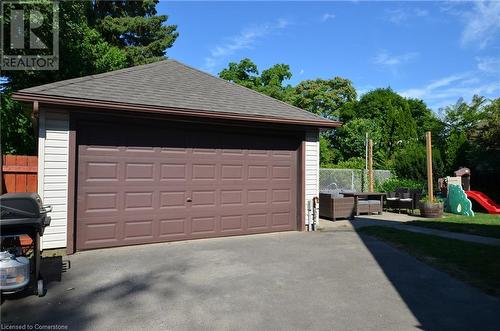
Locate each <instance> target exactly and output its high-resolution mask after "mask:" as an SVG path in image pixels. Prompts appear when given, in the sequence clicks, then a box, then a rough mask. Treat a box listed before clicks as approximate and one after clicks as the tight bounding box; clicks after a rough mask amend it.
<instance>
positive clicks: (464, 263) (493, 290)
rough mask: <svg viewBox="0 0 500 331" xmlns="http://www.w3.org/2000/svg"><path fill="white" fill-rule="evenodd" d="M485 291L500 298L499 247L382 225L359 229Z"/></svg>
mask: <svg viewBox="0 0 500 331" xmlns="http://www.w3.org/2000/svg"><path fill="white" fill-rule="evenodd" d="M359 232H361V233H363V234H367V235H370V236H373V237H376V238H379V239H381V240H383V241H386V242H387V243H389V244H390V245H392V246H394V247H396V248H398V249H401V250H403V251H405V252H407V253H409V254H410V255H413V256H415V257H416V258H417V259H419V260H421V261H423V262H426V263H428V264H430V265H432V266H434V267H436V268H437V269H441V270H443V271H445V272H447V273H449V274H450V275H452V276H454V277H456V278H458V279H461V280H462V281H464V282H466V283H469V284H471V285H472V286H475V287H478V288H480V289H481V290H483V291H484V292H486V293H488V294H491V295H495V296H498V297H500V247H499V246H488V245H482V244H476V243H470V242H465V241H461V240H455V239H448V238H442V237H437V236H432V235H426V234H420V233H413V232H408V231H404V230H398V229H394V228H389V227H383V226H368V227H362V228H360V229H359Z"/></svg>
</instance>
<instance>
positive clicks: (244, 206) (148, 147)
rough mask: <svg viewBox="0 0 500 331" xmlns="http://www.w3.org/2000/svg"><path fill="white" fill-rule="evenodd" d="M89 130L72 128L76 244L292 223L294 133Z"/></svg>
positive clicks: (281, 226)
mask: <svg viewBox="0 0 500 331" xmlns="http://www.w3.org/2000/svg"><path fill="white" fill-rule="evenodd" d="M89 130H94V129H93V127H87V128H85V127H84V128H81V129H79V142H78V143H79V146H78V153H79V154H78V160H79V163H78V199H77V227H76V228H77V249H91V248H98V247H111V246H120V245H127V244H141V243H150V242H162V241H170V240H183V239H193V238H206V237H215V236H226V235H243V234H250V233H263V232H270V231H285V230H294V229H296V226H297V210H296V209H297V178H296V177H297V176H296V175H297V173H296V172H297V171H296V170H297V149H298V146H299V143H300V140H299V139H298V138H293V137H292V138H290V137H288V138H283V139H281V138H276V137H271V136H269V137H267V138H266V137H264V136H262V135H261V134H258V135H253V134H248V133H245V134H240V133H228V132H219V133H218V132H215V131H206V132H205V131H195V130H191V129H186V130H179V129H177V130H174V133H176V134H178V135H184V137H181V138H179V137H175V134H171V133H169V134H167V135H164V134H163V133H164V132H167V131H168V132H171V131H170V130H167V129H165V130H158V131H155V130H153V129H151V128H148V129H147V130H146V131H147V132H145V133H144V131H145V130H138V129H137V128H129V127H122V128H121V131H117V130H116V129H113V128H111V127H109V128H108V129H107V133H99V134H97V135H96V134H94V133H91V134H88V133H86V132H87V131H89ZM80 131H83V134H82V135H80ZM129 131H130V132H132V131H133V132H134V133H133V134H128V132H129ZM123 132H126V133H127V134H124V133H123ZM140 132H143V133H144V134H140ZM111 135H112V136H113V139H111V140H107V138H106V137H107V136H111ZM276 139H277V141H276ZM100 140H102V141H101V143H102V145H99V141H100ZM88 142H92V145H88V144H87V143H88ZM110 144H116V146H109V145H110ZM273 148H274V149H273Z"/></svg>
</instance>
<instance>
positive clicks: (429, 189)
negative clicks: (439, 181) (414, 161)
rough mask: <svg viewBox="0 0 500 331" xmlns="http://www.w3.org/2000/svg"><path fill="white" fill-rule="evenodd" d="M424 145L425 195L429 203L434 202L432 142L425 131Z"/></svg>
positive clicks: (429, 133) (428, 132)
mask: <svg viewBox="0 0 500 331" xmlns="http://www.w3.org/2000/svg"><path fill="white" fill-rule="evenodd" d="M425 143H426V150H427V195H428V196H429V202H430V203H433V202H434V192H433V188H432V141H431V132H430V131H427V132H426V133H425Z"/></svg>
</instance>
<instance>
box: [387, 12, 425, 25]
mask: <svg viewBox="0 0 500 331" xmlns="http://www.w3.org/2000/svg"><path fill="white" fill-rule="evenodd" d="M385 14H386V19H387V20H388V21H389V22H391V23H394V24H401V23H404V22H405V21H407V20H408V19H410V18H412V17H415V16H417V17H424V16H428V15H429V12H428V11H427V10H425V9H422V8H407V9H402V8H398V9H388V10H386V11H385Z"/></svg>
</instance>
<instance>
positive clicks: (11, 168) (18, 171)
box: [2, 155, 38, 193]
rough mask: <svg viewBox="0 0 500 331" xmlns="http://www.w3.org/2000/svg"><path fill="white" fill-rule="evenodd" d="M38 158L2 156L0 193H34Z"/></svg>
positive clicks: (36, 182)
mask: <svg viewBox="0 0 500 331" xmlns="http://www.w3.org/2000/svg"><path fill="white" fill-rule="evenodd" d="M37 188H38V156H27V155H3V156H2V193H12V192H36V191H37Z"/></svg>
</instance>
